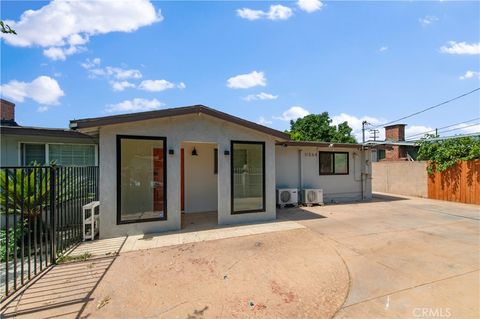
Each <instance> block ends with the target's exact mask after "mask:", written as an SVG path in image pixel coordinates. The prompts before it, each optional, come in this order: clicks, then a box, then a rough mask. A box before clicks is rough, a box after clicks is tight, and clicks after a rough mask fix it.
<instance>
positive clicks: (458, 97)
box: [374, 87, 480, 129]
mask: <svg viewBox="0 0 480 319" xmlns="http://www.w3.org/2000/svg"><path fill="white" fill-rule="evenodd" d="M478 90H480V87H479V88H476V89H475V90H472V91H470V92H467V93H464V94H462V95H459V96H456V97H454V98H452V99H450V100H447V101H444V102H442V103H439V104H436V105H433V106H430V107H427V108H425V109H423V110H420V111H418V112H415V113H412V114H410V115H407V116H404V117H402V118H399V119H397V120H395V121H390V122H388V123H384V124H379V125H377V126H375V127H374V129H375V128H378V127H380V126H386V125H390V124H393V123H396V122H398V121H402V120H405V119H408V118H410V117H413V116H415V115H418V114H421V113H423V112H426V111H429V110H431V109H434V108H437V107H440V106H442V105H445V104H447V103H450V102H453V101H455V100H458V99H461V98H462V97H465V96H467V95H470V94H472V93H475V92H477V91H478Z"/></svg>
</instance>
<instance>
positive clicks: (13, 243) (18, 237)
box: [0, 224, 24, 262]
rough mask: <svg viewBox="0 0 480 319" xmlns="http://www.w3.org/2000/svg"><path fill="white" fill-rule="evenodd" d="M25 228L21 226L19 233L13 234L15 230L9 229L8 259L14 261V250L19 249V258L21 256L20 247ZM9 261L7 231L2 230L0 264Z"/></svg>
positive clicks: (0, 233)
mask: <svg viewBox="0 0 480 319" xmlns="http://www.w3.org/2000/svg"><path fill="white" fill-rule="evenodd" d="M23 230H24V227H23V226H22V225H21V224H20V225H18V227H17V232H16V233H15V234H14V233H13V228H12V227H11V228H9V231H8V255H9V256H8V258H9V259H10V260H12V258H13V257H14V250H15V248H17V256H19V255H20V253H21V252H20V249H19V248H20V246H21V244H22V240H23ZM6 260H7V231H6V230H5V229H2V230H0V262H4V261H6Z"/></svg>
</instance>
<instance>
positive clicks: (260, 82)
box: [227, 71, 267, 89]
mask: <svg viewBox="0 0 480 319" xmlns="http://www.w3.org/2000/svg"><path fill="white" fill-rule="evenodd" d="M265 85H267V79H266V78H265V74H264V73H263V72H257V71H253V72H250V73H247V74H240V75H237V76H234V77H231V78H229V79H228V80H227V86H228V87H229V88H232V89H248V88H251V87H254V86H265Z"/></svg>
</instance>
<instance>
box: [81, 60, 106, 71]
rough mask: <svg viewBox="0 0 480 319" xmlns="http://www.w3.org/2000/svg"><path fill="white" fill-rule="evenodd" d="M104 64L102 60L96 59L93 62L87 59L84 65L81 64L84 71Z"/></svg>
mask: <svg viewBox="0 0 480 319" xmlns="http://www.w3.org/2000/svg"><path fill="white" fill-rule="evenodd" d="M100 63H102V60H101V59H100V58H94V59H93V60H90V59H86V60H85V62H84V63H82V64H81V66H82V67H83V68H84V69H91V68H93V67H95V66H97V65H100Z"/></svg>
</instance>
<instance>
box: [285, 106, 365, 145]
mask: <svg viewBox="0 0 480 319" xmlns="http://www.w3.org/2000/svg"><path fill="white" fill-rule="evenodd" d="M288 133H289V134H290V138H291V139H292V140H296V141H319V142H333V143H356V142H357V141H356V139H355V137H353V136H352V128H351V127H350V126H349V125H348V123H347V122H343V123H340V124H338V126H335V125H332V119H331V118H330V116H329V115H328V112H323V113H321V114H310V115H307V116H305V117H303V118H299V119H297V120H296V121H293V120H292V121H290V131H289V132H288Z"/></svg>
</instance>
